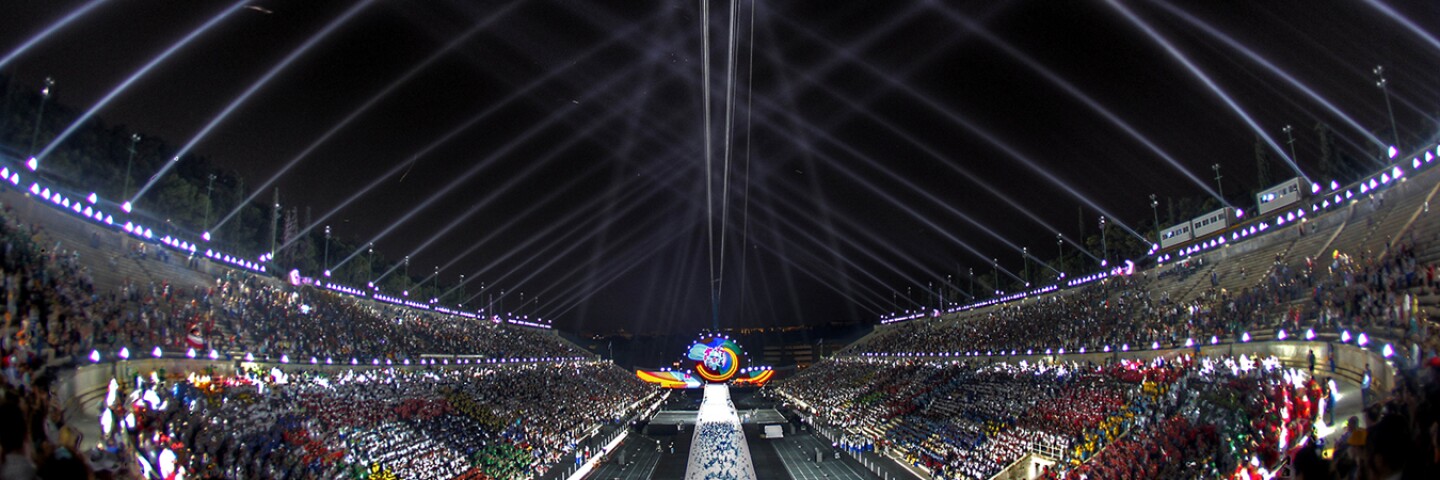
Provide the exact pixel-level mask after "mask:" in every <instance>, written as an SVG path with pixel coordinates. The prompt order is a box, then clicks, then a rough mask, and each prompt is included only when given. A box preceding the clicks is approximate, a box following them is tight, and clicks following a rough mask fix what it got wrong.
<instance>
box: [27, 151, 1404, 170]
mask: <svg viewBox="0 0 1440 480" xmlns="http://www.w3.org/2000/svg"><path fill="white" fill-rule="evenodd" d="M1385 154H1386V155H1389V156H1390V158H1395V156H1396V155H1399V154H1400V150H1397V149H1396V148H1395V146H1394V145H1391V146H1390V148H1388V149H1386V150H1385ZM32 160H33V158H32ZM31 170H34V169H33V168H32V169H31Z"/></svg>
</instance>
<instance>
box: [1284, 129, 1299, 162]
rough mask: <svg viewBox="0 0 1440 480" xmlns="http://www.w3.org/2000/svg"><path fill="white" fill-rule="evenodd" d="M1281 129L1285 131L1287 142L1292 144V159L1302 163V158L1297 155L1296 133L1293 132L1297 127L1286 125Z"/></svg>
mask: <svg viewBox="0 0 1440 480" xmlns="http://www.w3.org/2000/svg"><path fill="white" fill-rule="evenodd" d="M1280 131H1282V132H1285V143H1288V144H1290V161H1292V162H1295V163H1297V164H1298V163H1300V159H1299V158H1296V157H1295V134H1294V133H1293V132H1294V131H1295V128H1294V127H1291V126H1289V125H1286V126H1285V128H1282V129H1280Z"/></svg>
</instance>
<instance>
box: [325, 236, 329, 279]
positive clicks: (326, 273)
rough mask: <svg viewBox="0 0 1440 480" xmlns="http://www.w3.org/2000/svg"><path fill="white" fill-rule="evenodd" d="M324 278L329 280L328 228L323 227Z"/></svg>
mask: <svg viewBox="0 0 1440 480" xmlns="http://www.w3.org/2000/svg"><path fill="white" fill-rule="evenodd" d="M325 278H330V226H329V225H326V226H325Z"/></svg>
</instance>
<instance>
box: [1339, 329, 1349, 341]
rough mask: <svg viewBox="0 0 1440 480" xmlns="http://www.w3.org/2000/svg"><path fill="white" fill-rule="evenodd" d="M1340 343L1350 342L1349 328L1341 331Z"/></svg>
mask: <svg viewBox="0 0 1440 480" xmlns="http://www.w3.org/2000/svg"><path fill="white" fill-rule="evenodd" d="M1340 343H1350V331H1349V330H1345V331H1342V332H1340Z"/></svg>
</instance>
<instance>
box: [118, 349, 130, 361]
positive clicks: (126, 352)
mask: <svg viewBox="0 0 1440 480" xmlns="http://www.w3.org/2000/svg"><path fill="white" fill-rule="evenodd" d="M117 356H119V357H120V359H121V360H129V359H130V347H120V353H118V354H117Z"/></svg>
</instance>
